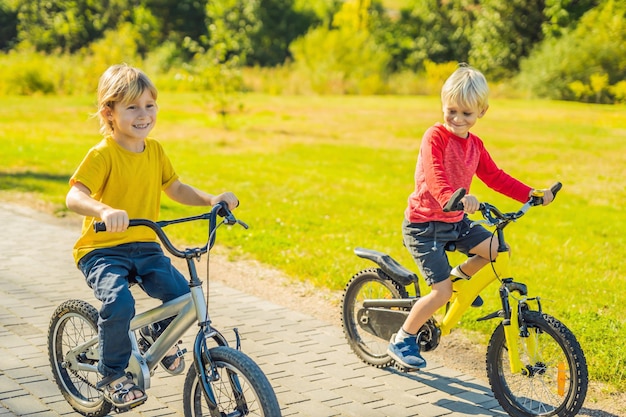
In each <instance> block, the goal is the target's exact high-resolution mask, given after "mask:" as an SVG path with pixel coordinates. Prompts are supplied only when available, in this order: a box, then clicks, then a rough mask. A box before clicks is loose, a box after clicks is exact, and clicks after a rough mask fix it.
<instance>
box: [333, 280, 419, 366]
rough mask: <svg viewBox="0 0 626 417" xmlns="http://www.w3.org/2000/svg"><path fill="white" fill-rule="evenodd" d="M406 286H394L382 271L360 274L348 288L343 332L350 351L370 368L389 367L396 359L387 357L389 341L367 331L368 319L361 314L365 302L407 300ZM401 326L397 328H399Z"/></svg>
mask: <svg viewBox="0 0 626 417" xmlns="http://www.w3.org/2000/svg"><path fill="white" fill-rule="evenodd" d="M406 297H408V294H407V292H406V290H405V289H404V287H402V286H401V285H399V284H397V283H395V282H394V281H392V280H391V279H389V278H388V277H387V276H386V275H384V274H383V273H382V271H380V270H379V269H376V268H370V269H365V270H363V271H360V272H359V273H357V274H356V275H354V276H353V277H352V279H351V280H350V282H348V284H347V285H346V288H345V290H344V293H343V300H342V315H341V320H342V324H343V332H344V334H345V336H346V339H347V340H348V343H349V344H350V348H351V349H352V351H354V353H355V354H356V355H357V356H358V357H359V358H361V360H362V361H363V362H365V363H367V364H369V365H372V366H376V367H378V368H383V367H386V366H390V365H391V364H392V363H393V359H391V357H390V356H389V355H387V347H388V346H389V338H381V337H378V336H376V335H375V334H372V332H368V331H367V330H365V327H366V326H368V325H369V324H370V323H367V317H366V316H365V315H363V312H362V311H361V310H362V309H363V300H366V299H396V298H406ZM400 325H401V324H399V325H398V326H397V328H396V330H397V329H399V328H400Z"/></svg>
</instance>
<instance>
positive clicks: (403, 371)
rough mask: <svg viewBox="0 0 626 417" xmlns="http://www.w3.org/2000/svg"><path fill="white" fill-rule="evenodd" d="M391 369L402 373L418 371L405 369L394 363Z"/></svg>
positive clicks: (417, 369) (416, 369)
mask: <svg viewBox="0 0 626 417" xmlns="http://www.w3.org/2000/svg"><path fill="white" fill-rule="evenodd" d="M393 367H394V368H395V369H396V370H397V371H399V372H402V373H409V372H417V371H419V370H420V368H407V367H406V366H403V365H400V364H399V363H398V362H394V363H393Z"/></svg>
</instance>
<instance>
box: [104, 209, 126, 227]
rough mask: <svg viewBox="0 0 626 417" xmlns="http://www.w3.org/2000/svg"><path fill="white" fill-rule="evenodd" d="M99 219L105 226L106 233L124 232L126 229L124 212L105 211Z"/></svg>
mask: <svg viewBox="0 0 626 417" xmlns="http://www.w3.org/2000/svg"><path fill="white" fill-rule="evenodd" d="M100 218H101V219H102V221H103V222H104V224H105V225H106V231H107V232H112V233H115V232H124V231H126V229H128V222H129V219H128V213H126V211H124V210H117V209H113V208H110V209H106V210H104V211H103V212H102V215H101V216H100Z"/></svg>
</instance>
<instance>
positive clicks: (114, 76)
mask: <svg viewBox="0 0 626 417" xmlns="http://www.w3.org/2000/svg"><path fill="white" fill-rule="evenodd" d="M146 90H148V91H150V94H152V97H153V98H154V99H155V100H156V99H157V95H158V92H157V89H156V87H155V86H154V84H153V83H152V81H150V79H149V78H148V76H147V75H146V74H144V73H143V72H142V71H141V70H139V69H137V68H134V67H131V66H130V65H127V64H119V65H113V66H110V67H109V68H108V69H107V70H106V71H105V72H104V74H102V76H101V77H100V81H99V82H98V113H97V115H98V118H99V119H100V133H102V134H103V135H104V136H106V135H110V134H111V133H112V132H113V123H112V122H111V121H110V120H108V119H107V118H106V117H105V113H106V110H107V109H110V110H113V108H114V107H115V104H116V103H122V104H125V103H130V102H131V101H134V100H136V99H137V98H138V97H139V96H141V95H142V94H143V93H144V91H146Z"/></svg>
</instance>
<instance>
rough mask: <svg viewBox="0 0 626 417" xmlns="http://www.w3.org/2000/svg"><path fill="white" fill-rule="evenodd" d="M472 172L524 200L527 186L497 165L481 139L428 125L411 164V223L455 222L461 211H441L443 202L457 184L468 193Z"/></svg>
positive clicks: (490, 185) (491, 186) (448, 198)
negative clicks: (418, 150)
mask: <svg viewBox="0 0 626 417" xmlns="http://www.w3.org/2000/svg"><path fill="white" fill-rule="evenodd" d="M474 175H476V176H477V177H478V178H479V179H480V180H481V181H482V182H484V183H485V184H486V185H487V186H488V187H489V188H491V189H493V190H495V191H497V192H499V193H501V194H504V195H506V196H508V197H510V198H513V199H515V200H518V201H520V202H526V200H527V199H528V196H529V193H530V191H531V187H529V186H527V185H526V184H524V183H522V182H520V181H518V180H517V179H515V178H513V177H511V176H510V175H509V174H507V173H506V172H504V171H503V170H501V169H500V168H498V166H497V165H496V164H495V162H494V161H493V159H491V156H490V155H489V152H487V150H486V149H485V145H484V144H483V142H482V140H481V139H480V138H479V137H478V136H476V135H474V134H472V133H470V134H469V135H468V137H467V138H466V139H464V138H460V137H458V136H456V135H454V134H452V133H450V132H449V131H448V130H447V129H446V128H445V127H444V126H443V125H442V124H440V123H437V124H435V125H434V126H432V127H431V128H429V129H428V130H427V131H426V133H425V134H424V137H423V138H422V143H421V146H420V152H419V156H418V158H417V166H416V168H415V190H414V191H413V193H411V195H410V196H409V204H408V207H407V209H406V211H405V214H404V215H405V217H406V218H407V220H409V221H410V222H411V223H425V222H429V221H440V222H446V223H454V222H458V221H460V220H461V219H462V218H463V213H462V212H460V211H453V212H449V213H444V211H443V206H444V205H445V204H446V203H447V202H448V200H450V197H451V196H452V194H453V193H454V191H456V190H457V189H459V188H465V189H466V190H467V192H468V193H469V189H470V185H471V183H472V178H473V177H474Z"/></svg>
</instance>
